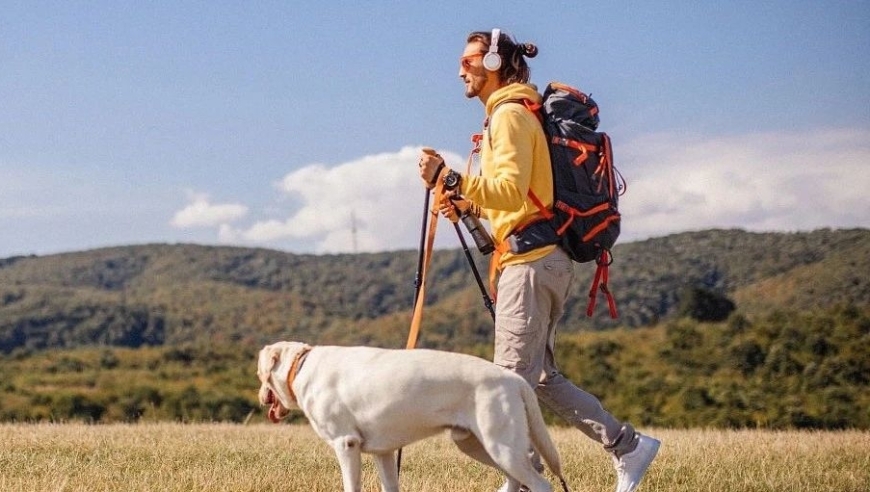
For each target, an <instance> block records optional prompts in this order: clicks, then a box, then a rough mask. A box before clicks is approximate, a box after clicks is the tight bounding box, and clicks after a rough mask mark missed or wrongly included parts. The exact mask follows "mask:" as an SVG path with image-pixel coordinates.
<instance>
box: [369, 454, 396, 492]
mask: <svg viewBox="0 0 870 492" xmlns="http://www.w3.org/2000/svg"><path fill="white" fill-rule="evenodd" d="M375 466H377V468H378V476H379V477H380V478H381V492H399V468H398V466H397V464H396V453H394V452H389V453H382V454H376V455H375Z"/></svg>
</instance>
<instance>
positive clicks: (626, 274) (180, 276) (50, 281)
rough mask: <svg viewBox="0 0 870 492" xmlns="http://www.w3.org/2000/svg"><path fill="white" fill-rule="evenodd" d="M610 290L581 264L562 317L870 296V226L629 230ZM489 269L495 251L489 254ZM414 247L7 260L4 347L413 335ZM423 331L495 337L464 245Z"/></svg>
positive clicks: (1, 311)
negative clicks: (695, 300)
mask: <svg viewBox="0 0 870 492" xmlns="http://www.w3.org/2000/svg"><path fill="white" fill-rule="evenodd" d="M614 257H615V263H614V265H613V267H612V269H611V291H612V292H614V294H615V296H616V300H617V305H618V308H619V312H620V318H619V319H618V320H616V321H613V320H610V318H609V317H608V316H607V309H606V306H605V305H604V302H603V299H600V300H599V306H598V308H597V310H596V315H595V317H593V318H592V319H589V318H587V317H586V315H585V310H586V303H587V295H588V289H589V284H590V281H591V277H592V274H593V272H594V266H593V265H591V264H583V265H576V267H575V270H576V272H577V280H576V281H575V283H574V290H575V293H574V295H573V297H572V300H571V302H570V303H569V305H568V311H567V313H566V316H565V319H564V321H563V328H562V329H563V330H565V331H567V332H572V331H576V330H579V329H581V328H585V329H594V330H600V329H609V328H614V327H618V326H623V327H629V328H636V327H639V326H644V325H650V324H654V323H657V322H659V321H661V320H666V319H669V318H671V317H674V316H675V315H678V314H680V311H681V302H682V303H683V304H682V306H683V307H684V306H685V302H686V301H687V297H688V296H690V295H692V293H694V294H697V292H698V291H700V292H702V293H704V294H707V295H709V296H713V297H714V298H716V297H718V298H727V299H728V300H730V301H733V302H735V303H736V308H737V311H738V312H740V313H742V314H743V315H745V316H750V317H751V316H755V315H761V314H764V313H767V312H769V311H771V310H776V309H787V310H790V309H811V308H824V307H830V306H834V305H856V306H859V307H865V308H866V307H867V306H870V280H868V278H870V230H866V229H857V230H818V231H814V232H808V233H794V234H783V233H749V232H745V231H740V230H710V231H701V232H688V233H683V234H676V235H671V236H666V237H662V238H655V239H649V240H646V241H639V242H632V243H625V244H618V245H617V246H616V247H615V248H614ZM477 259H478V264H479V270H480V272H481V274H482V275H483V276H484V277H485V276H486V271H487V264H486V262H487V259H484V258H477ZM416 264H417V253H416V252H415V251H398V252H389V253H377V254H358V255H350V254H346V255H323V256H315V255H295V254H291V253H283V252H278V251H271V250H264V249H246V248H233V247H211V246H194V245H142V246H128V247H118V248H107V249H99V250H92V251H84V252H77V253H68V254H59V255H51V256H44V257H37V256H31V257H15V258H6V259H2V260H0V352H7V353H8V352H10V351H12V350H14V349H16V348H36V349H40V348H52V347H73V346H80V345H89V344H101V345H120V346H130V347H138V346H141V345H162V344H167V343H168V344H174V343H181V342H192V341H196V340H201V339H203V340H218V341H220V340H227V341H233V342H237V341H251V342H253V343H255V344H259V343H261V342H263V341H269V340H272V339H274V338H275V337H285V338H286V337H296V338H305V339H310V340H312V341H316V342H319V341H335V342H343V343H357V342H369V343H371V342H372V341H377V342H380V344H383V345H396V346H400V345H401V339H402V338H403V337H404V336H405V333H406V332H407V326H408V323H409V319H410V307H411V305H412V303H413V292H414V278H415V269H416ZM429 278H430V281H429V283H428V285H427V292H428V294H429V296H428V297H427V305H426V306H427V309H426V312H427V316H426V318H425V322H426V326H425V328H424V337H423V339H422V340H421V343H423V344H424V345H430V346H442V347H447V348H449V347H450V346H453V344H455V343H459V344H469V343H481V342H483V343H485V342H486V341H487V340H488V336H489V325H490V323H491V322H490V320H489V318H488V315H487V313H486V311H485V309H484V307H483V302H482V298H481V294H480V292H479V290H478V288H477V285H476V283H475V282H474V279H473V277H472V275H471V272H470V269H469V267H468V264H467V262H466V259H465V256H464V254H463V253H462V251H460V250H443V251H436V253H435V255H434V259H433V264H432V271H431V274H430V277H429Z"/></svg>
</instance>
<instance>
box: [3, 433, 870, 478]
mask: <svg viewBox="0 0 870 492" xmlns="http://www.w3.org/2000/svg"><path fill="white" fill-rule="evenodd" d="M647 431H648V432H649V433H651V434H653V435H655V436H657V437H659V438H661V439H662V441H663V447H662V450H661V451H660V453H659V457H658V459H657V460H656V461H655V462H654V464H653V466H652V468H651V469H650V472H649V473H648V475H647V477H646V479H645V480H644V484H643V486H642V487H641V489H640V490H641V491H669V492H680V491H686V492H688V491H692V492H703V491H741V492H762V491H764V492H774V491H777V492H778V491H813V492H816V491H837V492H850V491H854V492H858V491H866V490H868V484H870V433H868V432H866V431H830V432H818V431H759V430H697V429H696V430H664V429H648V430H647ZM551 432H552V435H553V438H554V440H555V441H556V444H557V446H558V448H559V450H560V452H561V455H562V462H563V466H564V469H565V473H566V478H567V479H568V483H569V486H570V487H571V489H572V490H574V491H589V492H599V491H600V492H604V491H608V492H609V491H612V490H613V488H614V485H615V477H614V473H613V468H612V465H611V462H610V459H609V457H608V456H607V455H606V454H605V453H604V452H603V451H601V450H600V448H599V447H598V446H597V445H596V444H594V443H593V442H592V441H590V440H589V439H587V438H585V437H583V436H582V435H581V434H580V433H579V432H578V431H575V430H572V429H567V428H561V427H552V428H551ZM403 453H404V454H403V462H402V469H401V484H402V486H403V488H404V490H414V491H422V492H435V491H438V492H443V491H493V490H495V489H497V488H498V486H499V485H500V483H501V477H500V475H499V474H498V473H497V472H495V471H494V470H492V469H490V468H487V467H484V466H482V465H479V464H477V463H476V462H473V461H472V460H471V459H469V458H467V457H465V456H464V455H463V454H461V453H460V452H459V451H458V450H457V449H456V448H455V447H454V446H453V444H452V443H451V442H450V440H449V439H448V438H447V436H446V435H443V436H437V437H434V438H431V439H428V440H425V441H422V442H419V443H415V444H414V445H412V446H409V447H407V448H405V450H404V451H403ZM363 463H364V468H363V490H365V491H377V490H379V486H378V481H377V476H376V472H375V470H374V465H373V463H372V460H371V459H370V458H365V459H364V461H363ZM550 478H551V479H552V477H550ZM554 483H555V482H554ZM0 490H2V491H8V492H12V491H39V492H60V491H124V492H134V491H142V492H145V491H149V492H150V491H179V492H181V491H185V492H189V491H251V492H254V491H256V492H268V491H276V492H278V491H280V492H289V491H308V492H314V491H324V492H325V491H336V490H341V479H340V473H339V470H338V464H337V462H336V460H335V458H334V455H333V453H332V450H331V449H330V448H329V447H328V446H327V445H326V444H325V443H323V442H322V441H320V440H319V439H318V438H317V437H316V436H315V435H314V433H313V432H312V430H311V428H310V427H308V426H307V425H299V424H294V425H271V424H252V425H239V424H174V423H142V424H112V425H86V424H0Z"/></svg>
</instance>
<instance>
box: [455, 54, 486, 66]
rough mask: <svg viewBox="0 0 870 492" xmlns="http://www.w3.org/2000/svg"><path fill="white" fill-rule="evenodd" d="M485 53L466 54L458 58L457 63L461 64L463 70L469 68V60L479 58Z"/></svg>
mask: <svg viewBox="0 0 870 492" xmlns="http://www.w3.org/2000/svg"><path fill="white" fill-rule="evenodd" d="M485 54H486V53H475V54H473V55H466V56H463V57H462V58H460V59H459V65H460V66H462V68H464V69H465V70H468V69H469V68H471V60H474V59H475V58H481V57H482V56H483V55H485Z"/></svg>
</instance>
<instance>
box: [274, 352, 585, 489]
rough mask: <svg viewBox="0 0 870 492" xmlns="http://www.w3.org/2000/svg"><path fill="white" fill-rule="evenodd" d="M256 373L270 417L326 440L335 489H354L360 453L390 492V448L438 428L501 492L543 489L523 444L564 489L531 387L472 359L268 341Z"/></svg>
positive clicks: (394, 476)
mask: <svg viewBox="0 0 870 492" xmlns="http://www.w3.org/2000/svg"><path fill="white" fill-rule="evenodd" d="M257 376H258V377H259V379H260V382H261V386H260V392H259V398H260V404H261V405H270V408H269V419H270V420H272V421H273V422H279V421H280V420H281V419H282V418H284V417H286V416H287V414H288V413H289V412H290V409H291V408H294V407H298V408H300V409H301V410H302V411H303V412H304V413H305V416H306V417H307V418H308V421H309V423H310V424H311V426H312V427H313V428H314V431H315V432H316V433H317V435H318V436H320V437H321V438H322V439H323V440H325V441H326V442H327V443H329V444H330V445H331V446H332V448H333V449H334V450H335V453H336V455H337V456H338V461H339V464H340V466H341V474H342V482H343V484H344V490H345V492H357V491H359V490H360V461H361V456H360V453H370V454H372V455H374V457H375V464H376V466H377V469H378V475H379V476H380V479H381V485H382V488H381V490H382V491H384V492H397V491H398V490H399V477H398V469H397V466H396V457H395V452H396V450H397V449H400V448H402V447H404V446H407V445H409V444H411V443H413V442H415V441H418V440H420V439H423V438H425V437H429V436H432V435H434V434H437V433H438V432H441V431H443V430H445V429H446V430H449V431H450V437H451V438H452V439H453V441H454V442H455V443H456V445H457V446H458V447H459V449H460V450H462V451H463V452H464V453H466V454H468V455H469V456H471V457H472V458H474V459H476V460H478V461H480V462H482V463H485V464H487V465H489V466H492V467H495V468H497V469H500V470H502V471H503V472H504V473H505V474H506V475H507V477H508V478H507V481H506V482H505V485H504V486H503V487H502V488H501V489H500V490H502V491H505V492H516V491H517V490H519V488H520V485H521V484H525V485H526V486H527V487H529V488H530V489H531V490H532V491H534V492H551V491H552V490H553V489H552V487H551V486H550V483H549V482H547V481H546V480H545V479H544V478H543V477H542V476H541V475H540V474H539V473H538V472H537V471H535V468H534V467H533V466H532V463H531V461H530V460H529V457H528V451H529V450H530V449H531V447H532V446H534V448H535V449H536V450H537V451H538V453H539V454H540V455H541V456H542V457H543V459H544V461H545V462H546V463H547V466H549V468H550V470H551V471H552V472H553V473H554V474H555V475H556V476H558V478H559V480H560V481H561V482H562V487H563V489H564V490H565V491H566V492H567V490H568V489H567V486H566V485H565V480H564V479H563V478H562V471H561V465H560V463H559V454H558V452H557V451H556V447H555V446H554V445H553V441H552V440H551V439H550V435H549V434H548V432H547V427H546V425H545V424H544V420H543V418H542V416H541V410H540V407H539V406H538V402H537V399H536V398H535V393H534V391H533V390H532V388H531V387H530V386H529V385H528V384H527V383H526V382H525V381H524V380H523V379H522V378H521V377H519V376H518V375H516V374H514V373H512V372H510V371H507V370H505V369H502V368H500V367H498V366H496V365H494V364H492V363H490V362H488V361H485V360H483V359H480V358H478V357H473V356H470V355H463V354H457V353H451V352H441V351H434V350H423V349H420V350H387V349H379V348H372V347H334V346H317V347H310V346H308V345H305V344H303V343H299V342H278V343H275V344H272V345H267V346H265V347H263V349H262V350H261V351H260V354H259V360H258V362H257Z"/></svg>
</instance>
